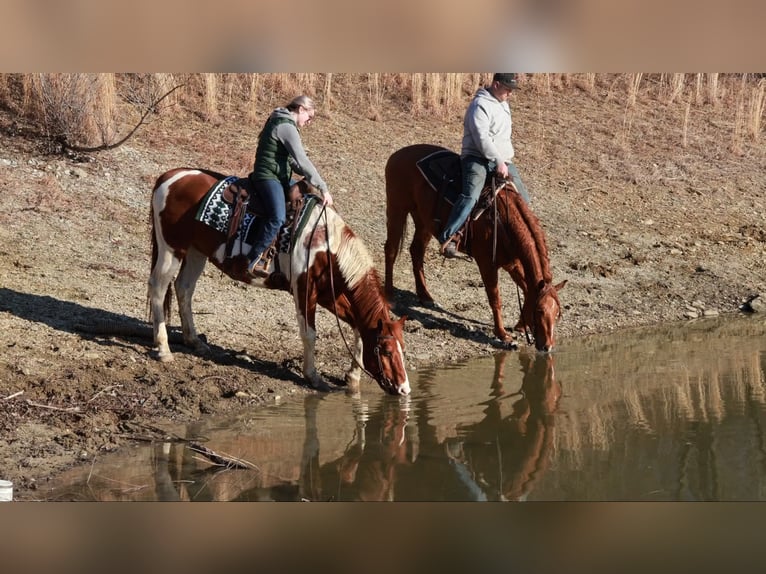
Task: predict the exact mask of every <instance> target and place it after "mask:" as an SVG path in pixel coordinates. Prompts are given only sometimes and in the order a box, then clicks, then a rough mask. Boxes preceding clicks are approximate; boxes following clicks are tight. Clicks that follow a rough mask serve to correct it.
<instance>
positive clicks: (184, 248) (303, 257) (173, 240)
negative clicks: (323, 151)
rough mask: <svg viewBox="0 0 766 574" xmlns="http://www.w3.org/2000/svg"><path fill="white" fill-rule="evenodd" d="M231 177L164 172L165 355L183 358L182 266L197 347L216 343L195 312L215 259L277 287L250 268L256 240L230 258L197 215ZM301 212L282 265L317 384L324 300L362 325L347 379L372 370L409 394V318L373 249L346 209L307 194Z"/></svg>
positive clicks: (161, 328) (161, 309) (190, 339)
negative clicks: (177, 351) (395, 315)
mask: <svg viewBox="0 0 766 574" xmlns="http://www.w3.org/2000/svg"><path fill="white" fill-rule="evenodd" d="M223 179H225V176H223V175H221V174H219V173H215V172H212V171H208V170H204V169H193V168H177V169H172V170H170V171H168V172H165V173H164V174H162V175H161V176H159V178H157V181H156V183H155V185H154V191H153V192H152V202H151V215H152V271H151V275H150V277H149V291H148V299H149V303H150V310H149V312H150V315H151V316H152V318H153V325H154V343H155V345H157V347H158V351H159V353H158V358H159V360H161V361H170V360H172V358H173V355H172V354H171V352H170V347H169V345H168V335H167V329H166V323H167V321H168V318H169V314H170V303H171V296H172V295H171V294H172V291H171V290H170V289H169V286H170V283H171V281H173V277H174V276H175V275H176V273H177V274H178V276H177V277H176V278H175V282H174V285H175V290H176V294H177V296H178V303H179V311H180V315H181V327H182V330H183V340H184V342H185V344H186V345H188V346H190V347H191V348H193V349H194V350H195V351H197V352H206V351H208V350H209V348H208V347H207V345H206V344H205V343H204V342H203V341H202V340H200V338H199V337H198V335H197V331H196V329H195V327H194V320H193V316H192V296H193V295H194V288H195V285H196V283H197V280H198V279H199V277H200V275H201V274H202V270H203V269H204V267H205V264H206V262H207V261H211V262H212V263H213V264H214V265H215V266H216V267H218V268H219V269H221V270H222V271H223V272H224V273H226V274H227V275H228V276H229V277H231V278H233V279H236V280H239V281H242V282H244V283H248V284H251V283H252V284H254V285H257V286H261V287H272V286H271V285H270V284H269V280H268V279H266V280H263V279H252V278H251V277H250V276H249V275H248V274H247V271H246V266H247V258H246V256H245V255H244V254H246V253H248V252H249V249H250V245H249V244H247V243H246V242H245V240H242V245H241V247H240V250H239V251H238V252H236V254H235V255H234V256H233V257H226V256H225V251H226V246H227V235H226V233H225V232H223V231H220V230H218V229H215V228H213V227H211V226H209V225H208V224H206V223H203V222H201V221H199V220H198V219H197V217H196V216H195V214H197V213H198V209H199V208H200V205H201V203H202V201H203V199H204V198H205V197H206V195H207V193H208V191H209V190H211V188H212V187H213V186H214V185H216V184H217V183H218V182H220V181H221V180H223ZM306 187H307V186H306ZM304 197H307V198H308V197H313V196H308V195H307V196H304ZM312 206H313V207H312ZM299 219H300V220H301V225H300V226H296V228H295V230H294V232H293V237H292V239H291V241H289V242H288V244H289V249H287V250H286V252H281V251H280V253H279V256H278V264H279V268H280V269H281V270H282V271H283V272H284V274H285V275H286V276H287V278H288V280H289V290H290V291H291V292H292V294H293V298H294V302H295V309H296V314H297V318H298V325H299V329H300V335H301V339H302V341H303V375H304V377H305V378H306V380H307V381H308V382H309V384H310V385H311V386H312V387H314V388H317V389H322V390H328V389H329V387H328V386H327V385H326V383H325V382H324V381H323V379H322V377H321V375H320V374H319V372H318V371H317V369H316V366H315V362H314V349H315V342H316V327H315V325H316V324H315V313H316V306H317V303H318V304H319V305H321V306H322V307H324V308H325V309H328V310H329V311H330V312H331V313H333V314H334V315H336V316H337V317H338V318H339V319H340V320H342V321H345V322H346V323H348V324H349V325H351V326H352V328H353V329H354V337H355V341H354V344H353V352H352V356H353V358H352V364H351V368H350V369H349V370H348V371H347V373H346V381H347V383H348V384H349V385H353V386H354V387H357V386H358V384H359V380H360V378H361V372H362V369H364V370H365V371H366V372H367V373H368V374H369V375H370V376H371V377H372V378H374V379H375V381H376V382H377V383H378V385H380V387H381V388H382V389H383V390H384V391H386V392H388V393H390V394H394V395H407V394H409V392H410V383H409V379H408V377H407V371H406V370H405V366H404V353H403V348H404V340H403V325H404V320H405V318H404V317H402V318H401V319H399V320H398V321H394V320H392V319H391V317H390V314H389V306H388V303H387V301H386V299H385V297H384V295H383V290H382V286H381V283H380V278H379V275H378V273H377V270H376V269H375V268H374V266H373V263H372V258H371V256H370V254H369V252H368V251H367V249H366V248H365V246H364V245H363V244H362V241H361V240H360V239H359V238H358V237H356V235H355V234H354V232H353V231H352V230H351V229H350V228H349V227H348V225H346V224H345V223H344V221H343V220H342V219H341V217H340V215H338V213H337V212H336V211H335V210H333V209H326V208H323V207H322V205H321V203H319V202H316V201H314V200H307V201H306V207H305V209H304V211H302V212H301V214H300V216H299ZM284 288H285V289H287V287H286V286H285V287H284ZM341 335H342V333H341Z"/></svg>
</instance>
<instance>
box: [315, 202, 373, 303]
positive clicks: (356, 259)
mask: <svg viewBox="0 0 766 574" xmlns="http://www.w3.org/2000/svg"><path fill="white" fill-rule="evenodd" d="M328 213H332V214H334V215H333V216H332V217H330V219H329V220H328V226H332V228H333V232H332V233H333V234H334V235H335V237H336V238H338V237H339V238H340V239H339V242H338V247H337V250H336V252H335V258H336V260H337V262H338V268H339V269H340V273H341V275H342V276H343V279H344V280H345V281H346V284H347V285H348V288H349V291H351V292H352V293H353V294H354V299H355V300H356V301H357V303H359V304H360V306H361V307H363V308H364V309H366V310H368V312H370V313H375V316H379V314H380V313H382V315H383V316H384V317H386V318H388V307H387V305H386V304H385V297H384V295H383V286H382V283H381V281H380V276H379V275H378V271H377V269H375V265H374V263H373V260H372V256H371V255H370V252H369V251H368V250H367V247H366V246H365V245H364V243H363V242H362V240H361V239H359V238H358V237H357V236H356V234H355V233H354V231H353V230H352V229H351V228H350V227H349V226H348V225H347V224H346V223H345V222H344V221H343V219H342V218H341V217H340V215H338V214H337V212H335V211H333V210H328Z"/></svg>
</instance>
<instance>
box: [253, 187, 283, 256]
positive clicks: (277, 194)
mask: <svg viewBox="0 0 766 574" xmlns="http://www.w3.org/2000/svg"><path fill="white" fill-rule="evenodd" d="M253 185H254V187H255V192H256V193H257V194H258V198H259V202H258V203H259V205H260V206H261V209H262V211H263V216H261V215H260V214H259V216H258V220H257V228H256V230H255V239H254V240H253V248H252V250H251V251H250V259H251V260H253V259H255V258H256V257H258V256H259V255H261V254H262V253H263V252H264V251H266V249H267V248H268V247H269V245H271V242H272V241H274V238H275V237H276V236H277V233H279V228H280V227H282V225H284V223H285V219H286V218H287V213H286V209H285V190H284V187H282V184H281V183H280V182H278V181H276V180H274V179H262V180H258V181H255V182H253Z"/></svg>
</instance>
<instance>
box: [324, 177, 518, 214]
mask: <svg viewBox="0 0 766 574" xmlns="http://www.w3.org/2000/svg"><path fill="white" fill-rule="evenodd" d="M506 171H507V170H506ZM332 204H333V200H332V195H330V192H329V191H325V192H324V193H323V194H322V205H326V206H327V207H330V206H331V205H332Z"/></svg>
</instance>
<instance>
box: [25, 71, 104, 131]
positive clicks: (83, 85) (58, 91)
mask: <svg viewBox="0 0 766 574" xmlns="http://www.w3.org/2000/svg"><path fill="white" fill-rule="evenodd" d="M25 87H26V89H25V96H26V97H25V104H26V108H25V111H26V115H27V116H28V117H29V118H31V119H32V120H34V121H36V122H38V124H39V125H40V127H41V129H42V130H43V133H44V134H45V135H46V136H47V137H49V138H51V139H54V140H58V141H65V142H69V143H72V142H76V143H80V144H84V145H100V144H108V143H110V139H111V138H112V137H113V136H114V133H115V126H114V122H115V120H114V118H115V111H116V103H117V102H116V90H115V86H114V75H113V74H31V75H29V77H28V82H27V83H25Z"/></svg>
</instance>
